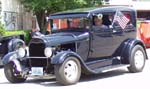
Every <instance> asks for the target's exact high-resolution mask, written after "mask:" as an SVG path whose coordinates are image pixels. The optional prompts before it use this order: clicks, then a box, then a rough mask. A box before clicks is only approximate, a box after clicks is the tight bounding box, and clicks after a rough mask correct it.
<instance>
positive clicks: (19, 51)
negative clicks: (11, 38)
mask: <svg viewBox="0 0 150 89" xmlns="http://www.w3.org/2000/svg"><path fill="white" fill-rule="evenodd" d="M25 55H26V49H24V48H19V49H18V56H19V57H20V58H22V57H25Z"/></svg>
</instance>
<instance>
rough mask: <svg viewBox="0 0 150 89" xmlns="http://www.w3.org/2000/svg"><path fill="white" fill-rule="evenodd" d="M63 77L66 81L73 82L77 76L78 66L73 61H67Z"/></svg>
mask: <svg viewBox="0 0 150 89" xmlns="http://www.w3.org/2000/svg"><path fill="white" fill-rule="evenodd" d="M64 75H65V77H66V79H67V80H68V81H74V80H75V79H76V78H77V76H78V65H77V64H76V62H75V61H72V60H70V61H68V62H67V63H66V65H65V67H64Z"/></svg>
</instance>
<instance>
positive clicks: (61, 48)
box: [3, 6, 148, 85]
mask: <svg viewBox="0 0 150 89" xmlns="http://www.w3.org/2000/svg"><path fill="white" fill-rule="evenodd" d="M95 18H98V19H102V21H103V22H102V24H103V25H105V28H99V29H98V28H96V29H95V27H94V26H95V25H96V23H95V22H94V21H95V20H94V19H95ZM49 22H50V24H51V33H52V34H50V35H45V36H40V37H34V38H32V39H31V40H30V43H29V45H28V47H29V49H28V50H27V49H25V48H24V47H22V48H19V49H18V50H17V51H13V52H10V53H8V54H7V55H5V56H4V58H3V63H4V64H5V66H4V72H5V76H6V78H7V79H8V81H10V82H12V83H20V82H24V81H25V80H26V79H27V77H29V76H39V77H41V76H42V77H44V76H52V75H55V76H56V80H57V81H58V82H59V83H61V84H63V85H70V84H75V83H77V82H78V81H79V79H80V76H81V73H84V74H98V73H102V72H104V71H106V70H109V69H112V68H116V67H122V66H127V68H128V69H129V71H130V72H134V73H135V72H141V71H142V70H143V68H144V65H145V60H146V59H148V58H147V54H146V50H145V45H144V44H143V42H142V41H141V40H138V39H136V11H135V10H134V9H132V8H130V7H120V6H119V7H118V6H115V7H101V8H96V9H93V8H92V10H90V9H86V10H84V9H82V10H76V11H68V12H62V13H56V14H53V15H50V16H49ZM106 26H107V27H106Z"/></svg>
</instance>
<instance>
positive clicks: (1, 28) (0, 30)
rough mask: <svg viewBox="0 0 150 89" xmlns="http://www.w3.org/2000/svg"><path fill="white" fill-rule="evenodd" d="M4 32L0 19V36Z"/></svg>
mask: <svg viewBox="0 0 150 89" xmlns="http://www.w3.org/2000/svg"><path fill="white" fill-rule="evenodd" d="M4 33H5V28H4V26H3V24H2V23H1V21H0V36H2V35H3V34H4Z"/></svg>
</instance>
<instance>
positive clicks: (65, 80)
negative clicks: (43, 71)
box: [54, 57, 81, 85]
mask: <svg viewBox="0 0 150 89" xmlns="http://www.w3.org/2000/svg"><path fill="white" fill-rule="evenodd" d="M54 68H55V75H56V80H57V81H58V82H60V83H61V84H63V85H70V84H75V83H77V82H78V81H79V79H80V75H81V65H80V62H79V60H78V59H77V58H76V57H67V58H66V60H65V61H64V62H63V63H62V64H60V65H55V66H54Z"/></svg>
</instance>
